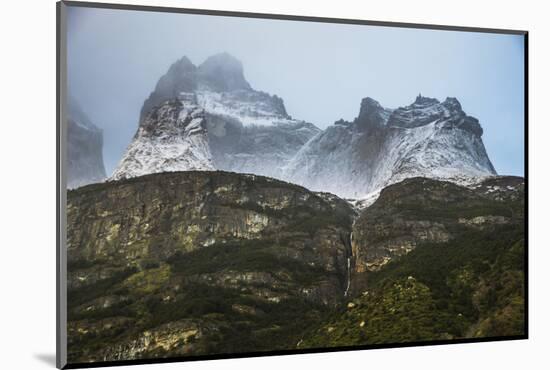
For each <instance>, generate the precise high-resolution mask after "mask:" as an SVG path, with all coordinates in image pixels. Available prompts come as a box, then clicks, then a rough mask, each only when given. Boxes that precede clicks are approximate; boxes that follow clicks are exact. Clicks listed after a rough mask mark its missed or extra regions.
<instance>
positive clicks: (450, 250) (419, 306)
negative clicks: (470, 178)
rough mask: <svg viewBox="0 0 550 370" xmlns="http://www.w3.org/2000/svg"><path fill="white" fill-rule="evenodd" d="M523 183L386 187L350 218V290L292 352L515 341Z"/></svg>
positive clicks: (521, 308) (521, 305)
mask: <svg viewBox="0 0 550 370" xmlns="http://www.w3.org/2000/svg"><path fill="white" fill-rule="evenodd" d="M524 191H525V189H524V181H523V179H522V178H517V177H496V178H491V179H488V180H484V181H482V182H480V183H479V184H475V185H473V186H471V187H470V188H466V187H462V186H458V185H455V184H453V183H450V182H441V181H436V180H431V179H426V178H411V179H407V180H405V181H403V182H400V183H397V184H394V185H391V186H388V187H387V188H385V189H384V190H382V192H381V195H380V197H379V199H378V200H377V201H376V202H375V203H374V204H373V205H372V206H370V207H369V208H366V209H365V210H364V211H363V213H362V214H361V216H360V217H359V219H358V220H357V221H356V222H355V224H354V227H353V234H352V249H353V264H352V265H353V268H354V270H353V274H352V280H351V281H352V289H351V290H352V294H351V295H350V298H349V301H348V303H347V305H346V307H347V309H345V310H344V309H341V310H340V311H339V312H338V313H336V314H334V315H333V316H330V317H329V318H328V319H327V320H326V321H325V322H324V323H322V324H321V325H319V326H318V327H317V329H313V330H310V331H308V332H307V333H304V336H303V338H302V340H301V341H300V342H299V345H298V348H323V347H331V346H352V345H365V344H381V343H386V344H396V343H406V342H411V341H415V342H419V341H434V340H450V339H456V338H481V337H495V336H503V335H505V336H522V335H525V333H526V326H525V322H526V321H525V292H524V289H525V285H524V279H525V277H524V274H525V265H524V263H525V251H524V248H525V246H524V243H525V230H524V209H525V208H524V207H525V204H524Z"/></svg>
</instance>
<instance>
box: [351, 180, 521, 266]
mask: <svg viewBox="0 0 550 370" xmlns="http://www.w3.org/2000/svg"><path fill="white" fill-rule="evenodd" d="M523 194H524V183H523V179H522V178H519V177H497V178H492V179H488V180H484V181H481V182H480V183H478V184H476V185H474V186H471V187H469V188H466V187H462V186H458V185H456V184H453V183H450V182H441V181H435V180H430V179H426V178H412V179H407V180H405V181H402V182H400V183H398V184H395V185H391V186H388V187H387V188H385V189H384V190H383V191H382V192H381V194H380V198H378V200H377V201H376V202H375V203H374V204H373V205H372V206H370V207H368V208H367V209H365V210H364V211H363V212H362V213H361V216H360V217H359V218H358V219H357V221H356V222H355V224H354V227H353V240H352V248H353V251H354V253H353V255H354V257H355V271H356V272H357V273H363V272H366V271H376V270H380V269H381V268H382V267H383V266H384V265H385V264H387V263H389V262H390V261H391V260H392V259H393V258H395V257H398V256H402V255H405V254H407V253H409V252H411V251H412V250H413V249H415V248H416V246H418V245H421V244H423V243H446V242H449V241H451V240H452V239H453V238H455V237H457V236H459V235H462V234H467V233H469V232H471V231H476V230H485V229H489V230H492V228H494V227H500V226H506V225H508V226H512V225H514V226H517V225H520V224H522V223H523V217H524V215H523V206H524V204H523Z"/></svg>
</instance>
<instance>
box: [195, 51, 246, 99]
mask: <svg viewBox="0 0 550 370" xmlns="http://www.w3.org/2000/svg"><path fill="white" fill-rule="evenodd" d="M198 70H199V74H200V76H201V77H202V79H203V80H204V83H205V84H206V85H207V86H208V87H209V88H211V89H213V90H215V91H232V90H250V89H251V87H250V84H249V83H248V82H247V81H246V79H245V78H244V72H243V65H242V63H241V61H240V60H238V59H237V58H235V57H234V56H232V55H231V54H229V53H226V52H224V53H219V54H215V55H212V56H211V57H209V58H208V59H206V60H205V61H204V62H203V63H202V64H201V65H200V66H199V68H198Z"/></svg>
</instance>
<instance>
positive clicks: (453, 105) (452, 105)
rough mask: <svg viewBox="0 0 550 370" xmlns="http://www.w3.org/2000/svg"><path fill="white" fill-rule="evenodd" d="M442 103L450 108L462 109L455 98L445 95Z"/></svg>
mask: <svg viewBox="0 0 550 370" xmlns="http://www.w3.org/2000/svg"><path fill="white" fill-rule="evenodd" d="M442 104H443V105H444V106H445V107H447V108H448V109H450V110H462V105H460V102H459V101H458V99H457V98H453V97H447V99H445V101H444V102H443V103H442Z"/></svg>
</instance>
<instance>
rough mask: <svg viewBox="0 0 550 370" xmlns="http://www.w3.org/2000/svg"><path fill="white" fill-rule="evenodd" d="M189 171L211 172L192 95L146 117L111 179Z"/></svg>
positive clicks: (200, 117) (201, 114)
mask: <svg viewBox="0 0 550 370" xmlns="http://www.w3.org/2000/svg"><path fill="white" fill-rule="evenodd" d="M189 170H202V171H210V170H214V166H213V164H212V154H211V153H210V146H209V144H208V135H207V129H206V120H205V114H204V110H203V109H202V108H200V107H199V106H198V105H197V101H196V97H195V95H194V94H192V93H188V94H180V97H179V98H178V99H173V100H167V101H165V102H164V103H163V104H161V105H160V106H158V107H155V108H153V109H152V110H151V111H150V112H149V113H148V114H147V116H146V117H145V119H144V120H143V121H142V123H141V124H140V126H139V128H138V131H137V133H136V135H135V136H134V140H133V141H132V143H131V144H130V146H129V147H128V149H127V150H126V153H125V154H124V156H123V157H122V160H121V161H120V164H119V166H118V167H117V169H116V170H115V172H114V173H113V175H112V177H111V178H112V179H113V180H118V179H122V178H128V177H135V176H140V175H142V174H149V173H158V172H174V171H189Z"/></svg>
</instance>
